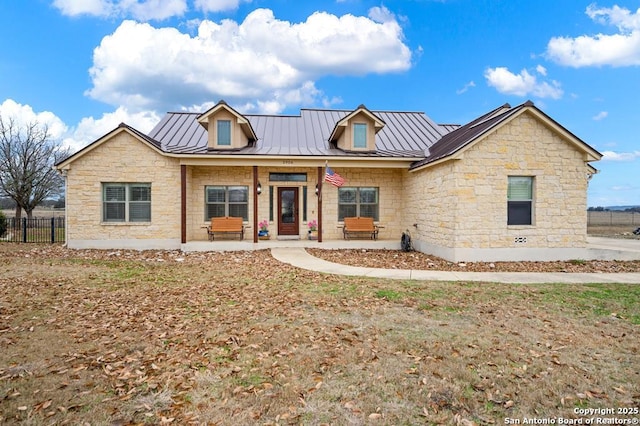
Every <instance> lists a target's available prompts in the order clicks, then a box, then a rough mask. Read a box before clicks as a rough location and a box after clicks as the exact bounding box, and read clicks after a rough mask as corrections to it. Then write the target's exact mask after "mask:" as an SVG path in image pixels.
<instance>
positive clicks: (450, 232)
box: [402, 162, 458, 247]
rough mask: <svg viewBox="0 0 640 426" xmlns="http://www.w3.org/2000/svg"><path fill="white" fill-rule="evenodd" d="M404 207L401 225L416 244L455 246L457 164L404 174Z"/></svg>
mask: <svg viewBox="0 0 640 426" xmlns="http://www.w3.org/2000/svg"><path fill="white" fill-rule="evenodd" d="M403 205H404V206H405V207H404V215H403V220H402V222H403V223H404V224H406V225H405V226H407V227H408V229H409V231H410V233H411V238H412V240H413V241H414V242H419V241H422V242H424V243H426V244H428V245H432V246H433V245H435V246H439V247H453V246H454V244H455V237H456V229H457V223H458V199H457V193H456V176H455V163H454V162H446V163H443V164H439V165H435V166H433V167H430V168H427V169H422V170H419V171H415V172H405V180H404V191H403ZM414 224H415V225H416V226H414Z"/></svg>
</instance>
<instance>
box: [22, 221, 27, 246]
mask: <svg viewBox="0 0 640 426" xmlns="http://www.w3.org/2000/svg"><path fill="white" fill-rule="evenodd" d="M22 242H23V243H26V242H27V218H26V217H23V218H22Z"/></svg>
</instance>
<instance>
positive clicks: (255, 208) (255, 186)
mask: <svg viewBox="0 0 640 426" xmlns="http://www.w3.org/2000/svg"><path fill="white" fill-rule="evenodd" d="M253 242H254V243H257V242H258V166H253Z"/></svg>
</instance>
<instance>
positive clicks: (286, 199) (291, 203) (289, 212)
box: [278, 188, 300, 235]
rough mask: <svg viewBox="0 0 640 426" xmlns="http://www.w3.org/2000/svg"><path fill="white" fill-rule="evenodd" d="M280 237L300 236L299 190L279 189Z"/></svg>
mask: <svg viewBox="0 0 640 426" xmlns="http://www.w3.org/2000/svg"><path fill="white" fill-rule="evenodd" d="M278 206H279V208H280V215H279V220H278V235H299V233H300V221H299V218H298V217H299V214H298V212H299V209H298V188H278Z"/></svg>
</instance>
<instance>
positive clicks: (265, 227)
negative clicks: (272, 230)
mask: <svg viewBox="0 0 640 426" xmlns="http://www.w3.org/2000/svg"><path fill="white" fill-rule="evenodd" d="M258 227H259V228H260V229H259V230H258V238H260V239H261V240H268V239H269V221H268V220H267V219H265V220H263V221H260V222H258Z"/></svg>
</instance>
